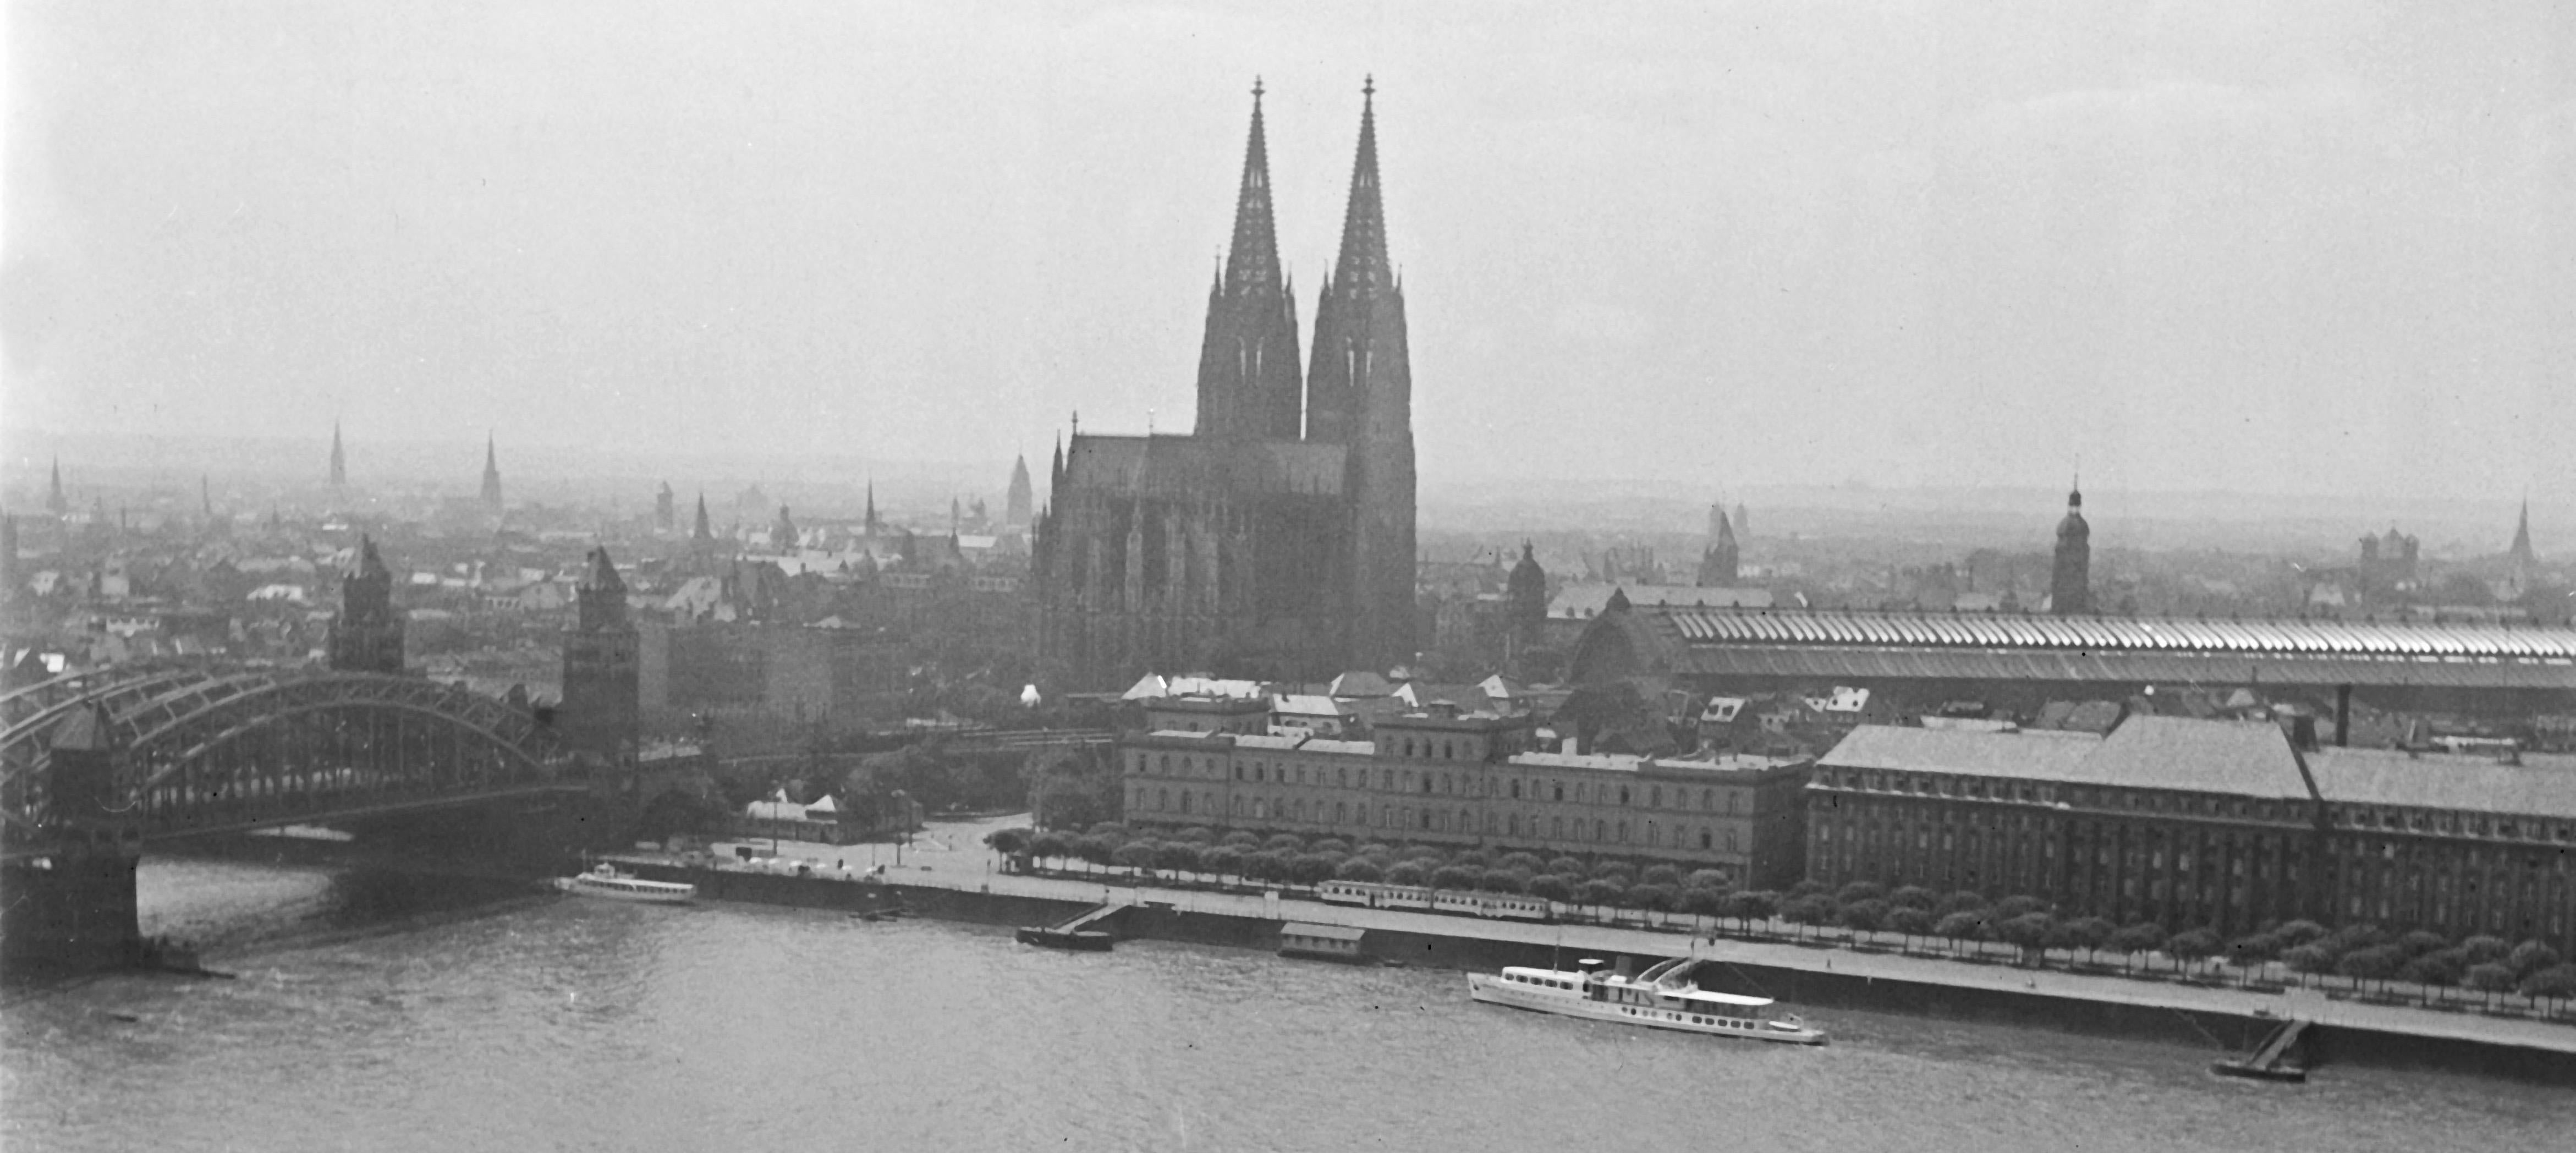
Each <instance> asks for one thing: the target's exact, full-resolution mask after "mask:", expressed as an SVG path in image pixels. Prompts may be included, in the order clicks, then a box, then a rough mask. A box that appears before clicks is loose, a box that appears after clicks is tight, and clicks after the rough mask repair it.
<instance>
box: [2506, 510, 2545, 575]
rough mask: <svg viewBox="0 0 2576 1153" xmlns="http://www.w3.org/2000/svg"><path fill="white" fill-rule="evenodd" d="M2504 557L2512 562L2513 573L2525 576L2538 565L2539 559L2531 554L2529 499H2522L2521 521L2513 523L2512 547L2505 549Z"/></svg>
mask: <svg viewBox="0 0 2576 1153" xmlns="http://www.w3.org/2000/svg"><path fill="white" fill-rule="evenodd" d="M2504 555H2505V559H2507V560H2510V561H2512V562H2513V567H2514V570H2515V571H2517V572H2520V573H2523V574H2525V575H2528V574H2529V573H2530V572H2531V570H2532V569H2533V568H2535V567H2537V566H2538V565H2539V564H2540V561H2539V559H2538V558H2536V557H2534V556H2533V555H2532V554H2531V498H2530V497H2524V498H2522V519H2521V520H2518V521H2515V522H2514V525H2513V547H2511V548H2508V549H2506V550H2505V552H2504Z"/></svg>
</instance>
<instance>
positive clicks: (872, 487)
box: [867, 477, 877, 536]
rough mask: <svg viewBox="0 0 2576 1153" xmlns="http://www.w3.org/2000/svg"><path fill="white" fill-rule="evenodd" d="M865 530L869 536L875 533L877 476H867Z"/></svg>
mask: <svg viewBox="0 0 2576 1153" xmlns="http://www.w3.org/2000/svg"><path fill="white" fill-rule="evenodd" d="M867 530H868V535H869V536H875V535H877V478H875V477H869V478H868V520H867Z"/></svg>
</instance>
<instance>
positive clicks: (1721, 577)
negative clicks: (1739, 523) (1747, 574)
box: [1699, 504, 1742, 589]
mask: <svg viewBox="0 0 2576 1153" xmlns="http://www.w3.org/2000/svg"><path fill="white" fill-rule="evenodd" d="M1741 559H1742V552H1741V550H1740V549H1739V548H1738V547H1737V546H1736V543H1735V527H1734V526H1733V525H1732V524H1729V523H1728V522H1727V519H1726V506H1725V505H1723V504H1713V505H1710V506H1708V551H1707V552H1704V553H1701V554H1700V557H1699V587H1701V588H1704V589H1705V588H1730V587H1733V586H1734V584H1735V581H1736V574H1737V573H1738V572H1739V571H1741V565H1740V564H1739V563H1738V562H1739V561H1740V560H1741Z"/></svg>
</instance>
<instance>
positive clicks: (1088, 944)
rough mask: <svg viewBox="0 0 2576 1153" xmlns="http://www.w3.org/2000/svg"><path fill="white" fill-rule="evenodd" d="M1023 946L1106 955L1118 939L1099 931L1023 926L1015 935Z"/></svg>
mask: <svg viewBox="0 0 2576 1153" xmlns="http://www.w3.org/2000/svg"><path fill="white" fill-rule="evenodd" d="M1014 936H1016V937H1017V938H1018V939H1019V942H1020V943H1021V944H1023V945H1036V946H1038V947H1039V948H1042V949H1073V950H1077V951H1080V952H1085V953H1106V952H1108V951H1109V948H1110V946H1112V945H1115V944H1117V943H1118V938H1117V937H1116V936H1113V935H1111V934H1108V933H1104V932H1101V931H1100V930H1098V929H1053V928H1045V927H1042V926H1037V925H1029V926H1023V927H1022V928H1021V929H1020V931H1019V932H1018V933H1016V934H1014Z"/></svg>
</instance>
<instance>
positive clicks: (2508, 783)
mask: <svg viewBox="0 0 2576 1153" xmlns="http://www.w3.org/2000/svg"><path fill="white" fill-rule="evenodd" d="M2308 768H2309V770H2310V771H2311V772H2313V773H2315V774H2316V778H2317V791H2318V792H2319V793H2321V794H2323V795H2324V797H2325V799H2326V800H2327V802H2329V803H2332V804H2351V805H2391V806H2411V807H2416V808H2426V809H2452V810H2459V811H2465V812H2480V813H2509V814H2521V815H2529V816H2543V817H2559V818H2576V771H2570V770H2569V769H2568V768H2567V767H2566V766H2565V765H2561V764H2549V765H2507V764H2499V763H2497V762H2495V761H2493V760H2490V759H2487V758H2483V757H2453V756H2440V755H2429V756H2416V755H2411V754H2408V753H2406V752H2403V751H2400V750H2396V749H2346V748H2324V749H2319V750H2317V751H2315V752H2313V753H2309V754H2308Z"/></svg>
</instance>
